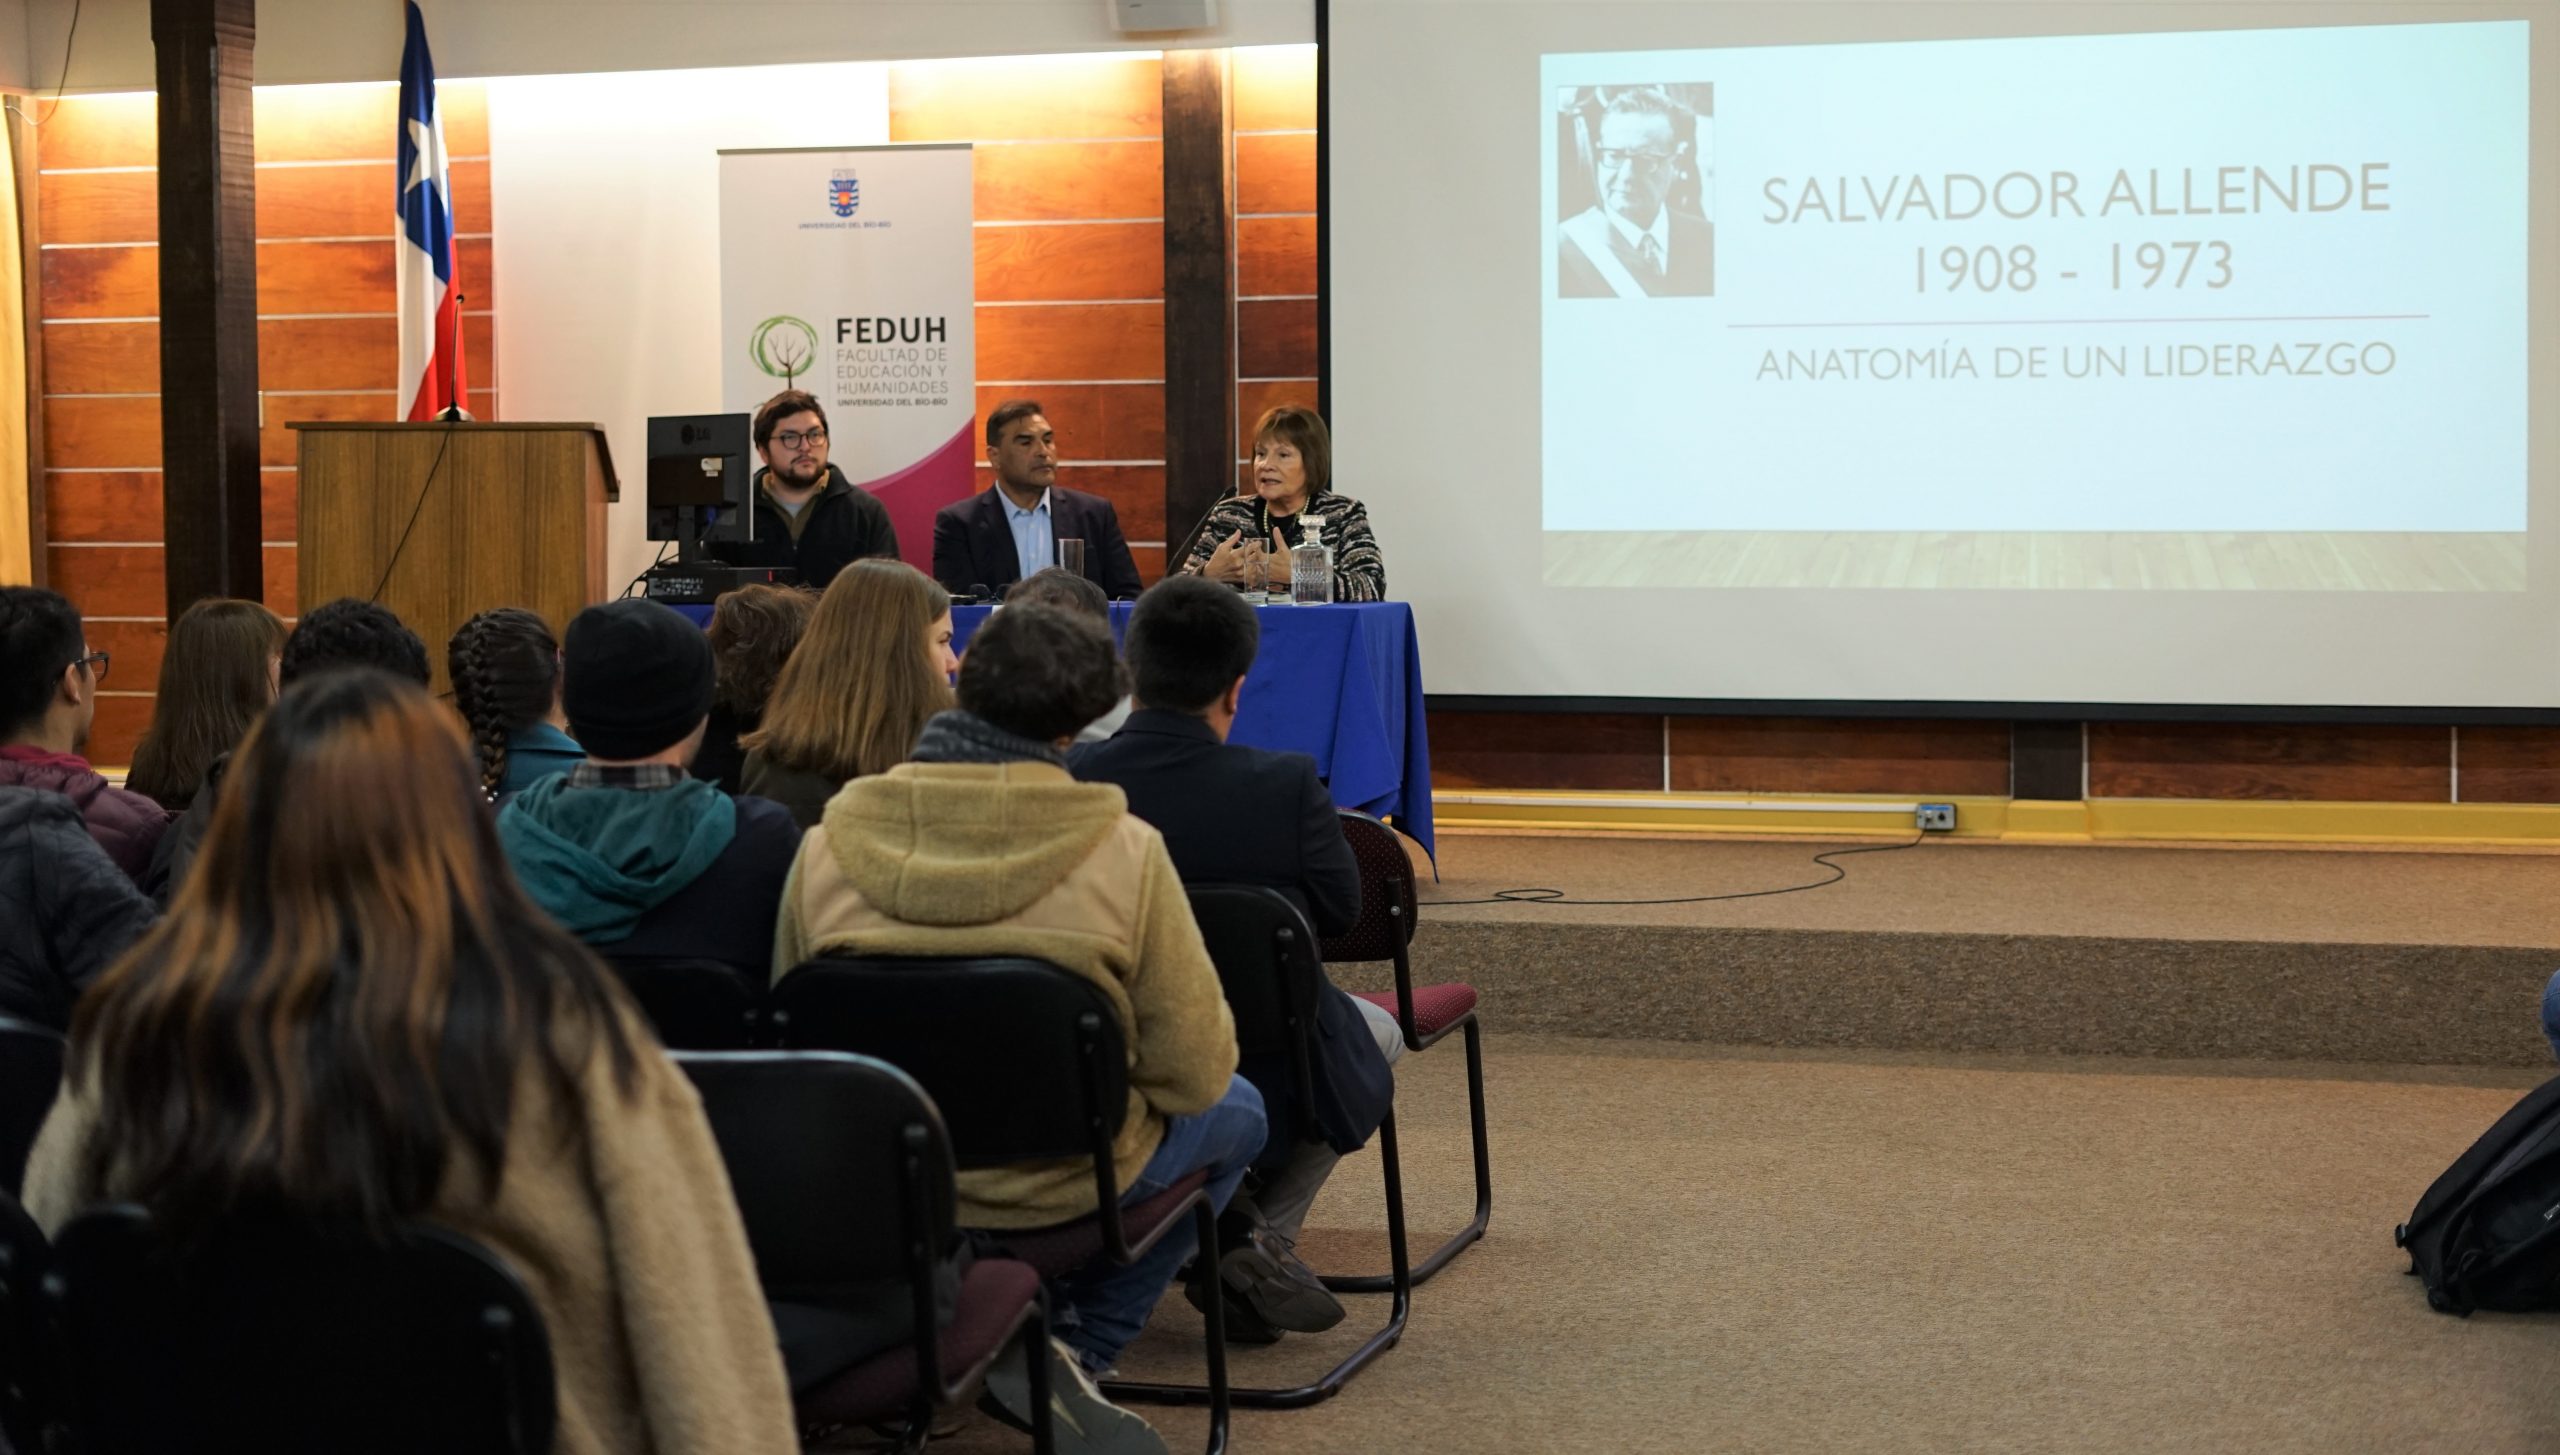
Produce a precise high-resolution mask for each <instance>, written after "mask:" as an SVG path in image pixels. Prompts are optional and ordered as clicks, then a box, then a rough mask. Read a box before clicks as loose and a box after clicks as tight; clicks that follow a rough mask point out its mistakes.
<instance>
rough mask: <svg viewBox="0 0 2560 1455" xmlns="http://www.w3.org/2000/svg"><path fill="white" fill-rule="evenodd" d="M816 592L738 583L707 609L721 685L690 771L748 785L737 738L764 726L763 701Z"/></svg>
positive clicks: (728, 784)
mask: <svg viewBox="0 0 2560 1455" xmlns="http://www.w3.org/2000/svg"><path fill="white" fill-rule="evenodd" d="M817 605H818V593H816V592H814V591H804V590H801V589H800V588H798V587H796V586H741V587H739V588H738V589H737V590H735V591H731V592H728V593H726V594H724V595H722V596H721V598H720V601H719V603H718V604H717V605H715V606H713V607H712V608H711V633H710V635H711V657H712V661H713V663H714V664H715V666H716V667H717V669H718V674H719V685H718V686H716V687H715V688H713V689H712V695H711V725H710V726H709V727H708V728H707V729H705V730H704V732H703V734H702V751H701V752H700V753H697V754H695V755H694V759H693V776H694V777H696V778H702V779H706V780H708V781H710V782H713V783H717V784H719V785H720V789H721V791H722V792H724V793H738V792H742V791H744V790H745V788H746V774H747V750H746V749H744V748H741V747H739V746H738V739H739V738H741V737H744V736H745V735H746V734H748V733H751V732H754V731H755V730H756V729H757V728H759V727H761V726H763V725H764V705H765V703H767V702H768V701H771V700H772V698H773V683H774V679H775V678H777V677H780V676H781V675H782V664H783V663H785V662H787V661H789V660H791V649H792V648H794V647H796V646H798V645H800V636H801V633H803V632H806V631H807V630H808V629H809V613H810V612H811V611H813V610H815V609H816V608H817Z"/></svg>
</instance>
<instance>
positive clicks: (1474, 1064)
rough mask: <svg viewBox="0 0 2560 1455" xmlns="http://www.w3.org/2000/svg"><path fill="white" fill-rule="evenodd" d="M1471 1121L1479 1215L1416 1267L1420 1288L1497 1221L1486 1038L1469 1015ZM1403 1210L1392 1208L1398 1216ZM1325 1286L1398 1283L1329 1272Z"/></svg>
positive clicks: (1382, 1276)
mask: <svg viewBox="0 0 2560 1455" xmlns="http://www.w3.org/2000/svg"><path fill="white" fill-rule="evenodd" d="M1466 1032H1467V1120H1468V1123H1469V1127H1470V1130H1471V1131H1472V1132H1473V1134H1474V1136H1475V1154H1476V1215H1475V1217H1474V1219H1473V1220H1472V1221H1470V1222H1469V1223H1468V1224H1467V1225H1466V1226H1465V1227H1462V1228H1460V1229H1458V1231H1457V1232H1456V1233H1454V1234H1452V1235H1451V1236H1450V1238H1449V1240H1448V1241H1447V1242H1445V1243H1442V1244H1441V1245H1440V1246H1439V1247H1437V1248H1435V1249H1433V1250H1432V1252H1431V1256H1429V1257H1427V1258H1425V1259H1423V1260H1422V1262H1421V1263H1419V1264H1418V1265H1416V1266H1415V1267H1414V1270H1413V1285H1414V1286H1415V1287H1417V1288H1419V1287H1421V1286H1422V1285H1423V1284H1425V1283H1428V1282H1430V1281H1431V1275H1433V1274H1435V1273H1437V1272H1439V1271H1440V1270H1441V1269H1443V1268H1446V1267H1448V1266H1449V1263H1450V1260H1452V1259H1454V1258H1456V1257H1457V1256H1458V1255H1459V1254H1460V1253H1463V1252H1465V1251H1466V1250H1467V1245H1469V1244H1471V1243H1473V1242H1475V1241H1476V1240H1477V1239H1479V1238H1481V1237H1483V1236H1484V1230H1485V1228H1486V1226H1487V1225H1488V1224H1490V1223H1491V1222H1492V1221H1493V1156H1492V1153H1491V1151H1490V1150H1489V1148H1488V1146H1487V1143H1486V1139H1485V1127H1484V1038H1483V1035H1482V1033H1481V1030H1480V1028H1479V1027H1478V1025H1477V1023H1476V1019H1475V1017H1473V1016H1469V1017H1467V1021H1466ZM1397 1212H1400V1210H1393V1209H1391V1212H1390V1215H1391V1216H1394V1215H1395V1214H1396V1213H1397ZM1324 1286H1325V1287H1327V1288H1329V1289H1332V1290H1333V1291H1334V1292H1336V1293H1386V1292H1388V1291H1390V1290H1392V1289H1393V1288H1394V1287H1395V1286H1396V1276H1395V1275H1394V1274H1392V1273H1345V1274H1338V1275H1331V1274H1329V1275H1327V1276H1326V1278H1325V1280H1324Z"/></svg>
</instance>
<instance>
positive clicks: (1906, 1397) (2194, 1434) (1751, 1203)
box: [936, 860, 2560, 1455]
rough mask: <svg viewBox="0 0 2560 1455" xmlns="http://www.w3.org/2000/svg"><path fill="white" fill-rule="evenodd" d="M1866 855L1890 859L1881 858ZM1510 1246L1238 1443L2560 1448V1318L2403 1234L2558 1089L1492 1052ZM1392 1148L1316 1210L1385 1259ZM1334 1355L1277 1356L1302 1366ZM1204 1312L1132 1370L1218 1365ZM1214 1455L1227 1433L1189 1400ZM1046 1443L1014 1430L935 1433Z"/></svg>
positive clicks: (1566, 1448)
mask: <svg viewBox="0 0 2560 1455" xmlns="http://www.w3.org/2000/svg"><path fill="white" fill-rule="evenodd" d="M1852 862H1853V863H1854V862H1856V861H1854V860H1853V861H1852ZM1487 1060H1488V1071H1489V1077H1490V1081H1491V1096H1492V1107H1493V1120H1494V1139H1495V1140H1494V1172H1495V1178H1496V1196H1497V1203H1496V1209H1495V1215H1494V1222H1493V1232H1492V1235H1491V1237H1490V1238H1489V1239H1488V1241H1486V1242H1485V1243H1484V1244H1482V1245H1480V1246H1479V1247H1478V1248H1476V1249H1475V1250H1473V1251H1471V1252H1470V1253H1468V1254H1467V1255H1465V1256H1464V1257H1462V1258H1461V1259H1459V1261H1458V1262H1457V1263H1456V1264H1454V1265H1452V1266H1451V1268H1450V1269H1449V1270H1448V1271H1447V1272H1445V1273H1443V1274H1442V1275H1441V1277H1440V1278H1439V1279H1438V1280H1437V1281H1435V1282H1434V1283H1432V1284H1430V1285H1429V1286H1427V1287H1425V1288H1424V1289H1422V1290H1421V1291H1420V1292H1419V1293H1418V1294H1417V1296H1416V1304H1415V1312H1414V1317H1413V1322H1412V1325H1411V1327H1410V1330H1409V1332H1408V1333H1407V1336H1406V1339H1405V1342H1404V1344H1403V1346H1402V1347H1401V1348H1398V1349H1396V1350H1394V1351H1392V1352H1390V1353H1389V1354H1387V1355H1386V1356H1385V1357H1384V1358H1383V1359H1382V1360H1381V1361H1380V1362H1379V1363H1378V1364H1377V1365H1375V1366H1373V1367H1372V1368H1371V1370H1370V1371H1369V1372H1368V1373H1366V1374H1365V1375H1363V1376H1362V1377H1361V1378H1360V1379H1358V1380H1357V1381H1355V1382H1354V1383H1353V1384H1352V1385H1351V1387H1350V1388H1349V1389H1348V1390H1347V1391H1346V1392H1345V1393H1344V1394H1343V1395H1342V1396H1341V1397H1340V1398H1338V1399H1336V1400H1334V1401H1332V1402H1331V1403H1328V1404H1325V1405H1322V1406H1319V1407H1317V1408H1314V1409H1309V1410H1302V1411H1291V1412H1279V1413H1266V1412H1254V1411H1241V1412H1239V1414H1238V1417H1237V1423H1236V1431H1235V1440H1234V1447H1233V1448H1234V1449H1235V1450H1236V1451H1238V1452H1239V1455H1264V1452H1271V1455H1318V1452H1322V1455H1366V1452H1388V1455H1439V1452H1449V1455H1460V1452H1464V1455H1478V1452H1497V1451H1498V1452H1506V1455H1543V1452H1577V1455H1579V1452H1598V1455H1620V1452H1625V1455H1636V1452H1665V1455H1670V1452H1694V1451H1735V1452H1797V1451H1802V1452H1826V1455H1827V1452H1839V1451H1870V1450H1873V1451H1903V1450H1927V1451H1936V1450H1964V1451H2028V1450H2104V1451H2124V1450H2132V1451H2153V1450H2159V1451H2167V1450H2176V1451H2217V1452H2218V1451H2249V1452H2269V1451H2301V1452H2323V1455H2327V1452H2356V1451H2374V1452H2404V1451H2426V1450H2461V1451H2465V1452H2498V1451H2518V1452H2522V1451H2528V1450H2548V1449H2551V1448H2554V1446H2555V1445H2560V1316H2552V1317H2512V1316H2498V1315H2486V1314H2484V1315H2481V1316H2478V1317H2476V1318H2473V1319H2470V1320H2467V1321H2465V1320H2457V1319H2451V1318H2446V1317H2443V1316H2440V1315H2437V1314H2433V1313H2430V1312H2428V1311H2427V1309H2426V1306H2425V1302H2424V1300H2423V1298H2422V1296H2421V1295H2420V1293H2419V1291H2418V1289H2417V1286H2416V1284H2415V1283H2414V1281H2412V1280H2410V1279H2407V1278H2404V1277H2403V1276H2401V1270H2402V1269H2403V1268H2404V1267H2405V1266H2406V1263H2405V1261H2404V1260H2403V1258H2402V1257H2401V1256H2400V1255H2399V1254H2398V1253H2397V1252H2396V1251H2395V1250H2394V1249H2393V1248H2392V1247H2391V1243H2390V1229H2391V1227H2392V1225H2393V1224H2394V1223H2395V1222H2397V1221H2398V1220H2400V1219H2401V1218H2403V1217H2405V1216H2407V1214H2408V1211H2409V1208H2410V1205H2411V1204H2412V1203H2413V1202H2415V1200H2416V1199H2417V1196H2418V1194H2419V1193H2420V1192H2421V1191H2422V1190H2423V1189H2424V1188H2425V1186H2426V1184H2427V1183H2428V1182H2429V1181H2430V1180H2431V1179H2432V1178H2433V1177H2434V1176H2435V1174H2436V1173H2438V1172H2439V1171H2441V1170H2442V1169H2443V1167H2444V1166H2445V1165H2446V1164H2447V1163H2448V1162H2450V1161H2451V1160H2452V1159H2453V1157H2454V1156H2455V1155H2456V1154H2457V1153H2458V1152H2460V1151H2461V1149H2462V1148H2463V1147H2464V1146H2466V1145H2468V1143H2469V1142H2470V1141H2471V1140H2472V1139H2473V1138H2474V1137H2475V1136H2477V1135H2478V1134H2479V1132H2480V1131H2481V1130H2482V1129H2484V1128H2485V1127H2486V1126H2487V1125H2488V1124H2489V1122H2490V1121H2491V1120H2493V1119H2494V1118H2495V1117H2496V1116H2497V1114H2498V1113H2499V1112H2500V1111H2502V1110H2503V1109H2504V1108H2505V1107H2506V1106H2508V1105H2509V1104H2510V1103H2512V1101H2513V1100H2514V1098H2515V1097H2516V1096H2517V1095H2518V1094H2520V1092H2521V1091H2522V1090H2523V1089H2524V1088H2525V1087H2528V1086H2530V1085H2532V1084H2533V1083H2534V1082H2535V1081H2536V1080H2537V1079H2538V1077H2539V1074H2540V1073H2539V1072H2536V1071H2530V1070H2495V1069H2490V1070H2438V1071H2430V1070H2424V1069H2409V1068H2387V1067H2376V1066H2355V1067H2330V1066H2319V1065H2308V1064H2304V1063H2285V1064H2280V1065H2269V1064H2255V1065H2244V1064H2209V1063H2178V1062H2162V1061H2148V1062H2143V1061H2123V1060H2030V1059H2024V1058H2015V1059H2003V1058H1990V1057H1976V1058H1960V1057H1951V1056H1922V1055H1912V1054H1901V1055H1896V1054H1884V1053H1870V1054H1862V1055H1849V1054H1840V1055H1830V1056H1824V1055H1821V1054H1818V1053H1805V1052H1783V1051H1736V1050H1726V1049H1715V1048H1702V1047H1696V1046H1687V1045H1672V1044H1665V1043H1658V1042H1636V1041H1587V1040H1563V1039H1551V1038H1535V1037H1528V1036H1521V1035H1516V1034H1515V1035H1509V1036H1504V1035H1499V1034H1497V1035H1496V1036H1494V1037H1493V1039H1492V1041H1491V1043H1490V1045H1489V1047H1488V1057H1487ZM1462 1071H1463V1063H1462V1058H1461V1056H1460V1055H1459V1053H1458V1048H1457V1047H1456V1046H1455V1045H1454V1044H1452V1045H1450V1046H1448V1047H1446V1048H1443V1049H1441V1050H1438V1051H1435V1052H1433V1053H1430V1054H1426V1055H1424V1056H1421V1057H1418V1058H1414V1059H1412V1060H1409V1061H1408V1062H1407V1063H1406V1069H1405V1071H1404V1073H1403V1074H1404V1080H1403V1084H1402V1087H1401V1089H1400V1094H1399V1097H1398V1103H1399V1107H1400V1109H1401V1116H1402V1120H1403V1123H1404V1133H1405V1135H1404V1143H1405V1158H1406V1166H1407V1177H1408V1181H1409V1187H1410V1197H1411V1201H1412V1206H1413V1217H1414V1222H1415V1225H1416V1241H1417V1243H1420V1242H1421V1241H1422V1238H1423V1236H1424V1235H1426V1234H1436V1233H1438V1232H1440V1231H1443V1230H1445V1228H1446V1227H1449V1226H1454V1224H1455V1222H1456V1221H1457V1219H1458V1218H1459V1216H1460V1215H1461V1213H1462V1212H1463V1210H1464V1208H1465V1206H1466V1204H1467V1190H1466V1189H1467V1172H1466V1151H1465V1146H1466V1144H1465V1123H1464V1120H1463V1118H1464V1100H1463V1096H1464V1083H1463V1078H1462ZM1376 1171H1377V1169H1376V1162H1375V1159H1374V1158H1373V1157H1371V1156H1368V1155H1365V1154H1364V1155H1362V1156H1359V1157H1355V1158H1353V1159H1350V1160H1349V1161H1348V1162H1346V1163H1345V1165H1344V1168H1343V1170H1342V1172H1341V1173H1340V1174H1339V1175H1338V1177H1337V1179H1336V1181H1337V1186H1336V1187H1335V1188H1332V1189H1329V1190H1328V1192H1327V1195H1326V1199H1325V1201H1323V1202H1322V1203H1321V1204H1319V1206H1318V1207H1317V1209H1316V1214H1315V1218H1314V1220H1313V1223H1312V1225H1311V1227H1310V1230H1309V1237H1308V1248H1307V1251H1308V1252H1309V1254H1310V1255H1311V1258H1312V1260H1313V1261H1314V1262H1316V1263H1317V1265H1318V1266H1320V1267H1328V1266H1329V1267H1336V1268H1341V1267H1347V1266H1359V1267H1366V1266H1369V1265H1372V1264H1375V1265H1378V1266H1383V1264H1384V1257H1383V1247H1384V1239H1383V1236H1382V1235H1381V1234H1378V1233H1376V1232H1370V1231H1363V1230H1365V1229H1374V1228H1377V1227H1380V1226H1382V1224H1381V1223H1380V1221H1379V1211H1378V1209H1379V1203H1378V1195H1377V1192H1376ZM1351 1302H1352V1304H1353V1320H1352V1322H1351V1323H1349V1324H1346V1325H1344V1326H1343V1328H1341V1329H1338V1330H1336V1331H1334V1332H1333V1333H1330V1334H1326V1335H1322V1336H1317V1337H1315V1338H1299V1339H1293V1340H1292V1341H1290V1342H1287V1343H1283V1344H1282V1345H1280V1346H1278V1347H1277V1348H1275V1349H1271V1350H1267V1351H1254V1350H1245V1351H1239V1352H1238V1355H1237V1358H1236V1361H1235V1367H1236V1372H1237V1374H1238V1376H1239V1378H1240V1379H1244V1380H1251V1381H1271V1380H1289V1381H1294V1380H1296V1379H1300V1378H1304V1377H1306V1376H1307V1375H1309V1374H1311V1373H1313V1372H1315V1371H1316V1370H1318V1369H1321V1368H1322V1367H1324V1366H1325V1365H1326V1364H1328V1363H1330V1362H1331V1360H1332V1359H1333V1358H1335V1357H1338V1355H1339V1353H1340V1352H1341V1351H1342V1350H1344V1349H1346V1348H1348V1347H1350V1346H1351V1345H1352V1344H1354V1343H1355V1342H1356V1341H1357V1339H1358V1338H1359V1337H1360V1336H1361V1333H1362V1332H1363V1330H1364V1329H1365V1327H1366V1326H1365V1325H1363V1324H1362V1322H1361V1321H1362V1320H1370V1321H1374V1320H1375V1319H1376V1318H1377V1317H1379V1316H1381V1315H1382V1313H1383V1310H1384V1306H1385V1300H1384V1299H1383V1298H1358V1299H1353V1300H1351ZM1197 1328H1198V1320H1197V1318H1196V1316H1195V1315H1193V1314H1192V1312H1191V1310H1190V1309H1189V1308H1188V1307H1187V1306H1186V1305H1184V1304H1183V1303H1182V1302H1181V1300H1180V1299H1179V1297H1178V1296H1177V1297H1175V1298H1173V1299H1171V1300H1169V1301H1168V1302H1167V1304H1166V1305H1165V1306H1164V1308H1163V1309H1162V1310H1161V1311H1160V1312H1159V1314H1158V1323H1157V1325H1156V1326H1155V1327H1152V1328H1151V1329H1150V1330H1149V1332H1148V1334H1147V1336H1146V1337H1145V1338H1143V1339H1142V1340H1141V1341H1140V1343H1139V1344H1138V1346H1137V1347H1136V1348H1135V1349H1133V1350H1132V1351H1131V1353H1130V1356H1129V1358H1128V1360H1127V1361H1126V1367H1127V1368H1128V1370H1129V1372H1131V1373H1132V1374H1136V1375H1141V1376H1151V1377H1196V1374H1197V1371H1198V1367H1199V1366H1198V1363H1197V1361H1198V1346H1197V1334H1196V1331H1197ZM1154 1417H1155V1418H1157V1419H1158V1421H1159V1425H1160V1427H1161V1428H1163V1429H1164V1430H1165V1431H1166V1433H1167V1436H1168V1438H1169V1440H1170V1441H1171V1443H1172V1446H1173V1448H1174V1449H1175V1450H1176V1451H1181V1450H1184V1449H1190V1450H1197V1449H1199V1448H1200V1445H1199V1440H1200V1436H1201V1433H1202V1431H1203V1429H1204V1428H1205V1424H1204V1418H1203V1416H1202V1415H1201V1414H1199V1413H1198V1412H1195V1411H1187V1410H1175V1411H1158V1412H1156V1414H1155V1416H1154ZM936 1448H937V1450H950V1451H953V1452H967V1455H975V1452H982V1451H986V1452H992V1451H1013V1450H1021V1449H1027V1448H1028V1442H1027V1441H1026V1440H1024V1439H1023V1438H1022V1437H1019V1436H1015V1435H1013V1434H1011V1433H1010V1432H1007V1431H1004V1430H1002V1429H1001V1428H998V1427H995V1426H993V1425H990V1424H988V1423H986V1422H984V1421H979V1422H977V1423H975V1424H973V1425H972V1426H971V1427H970V1428H969V1429H967V1430H966V1431H964V1432H963V1433H961V1434H960V1435H959V1436H958V1437H956V1438H954V1439H952V1440H950V1441H948V1442H944V1443H941V1444H938V1445H937V1446H936Z"/></svg>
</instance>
